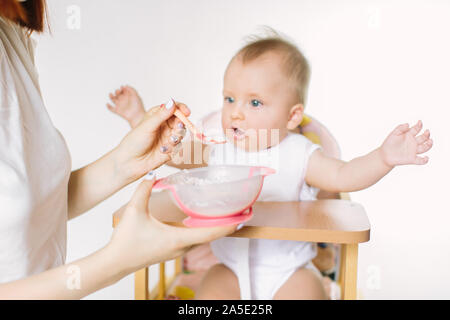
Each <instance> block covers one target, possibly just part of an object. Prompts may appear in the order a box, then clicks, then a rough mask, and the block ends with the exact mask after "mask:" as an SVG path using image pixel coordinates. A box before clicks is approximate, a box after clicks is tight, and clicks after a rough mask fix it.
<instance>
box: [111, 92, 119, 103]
mask: <svg viewBox="0 0 450 320" xmlns="http://www.w3.org/2000/svg"><path fill="white" fill-rule="evenodd" d="M109 98H110V99H111V101H112V102H114V103H117V97H116V96H115V95H113V94H112V93H110V94H109Z"/></svg>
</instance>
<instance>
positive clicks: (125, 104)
mask: <svg viewBox="0 0 450 320" xmlns="http://www.w3.org/2000/svg"><path fill="white" fill-rule="evenodd" d="M109 98H110V99H111V101H112V102H113V105H111V104H109V103H108V104H107V105H106V106H107V107H108V109H109V111H111V112H113V113H115V114H118V115H119V116H121V117H122V118H124V119H125V120H127V121H128V123H129V124H130V126H131V127H132V128H135V127H136V126H137V125H138V124H139V122H141V120H142V118H143V117H144V115H145V108H144V104H143V103H142V100H141V97H139V95H138V93H137V91H136V90H135V89H134V88H132V87H130V86H121V87H120V89H117V90H116V91H115V92H114V93H110V94H109Z"/></svg>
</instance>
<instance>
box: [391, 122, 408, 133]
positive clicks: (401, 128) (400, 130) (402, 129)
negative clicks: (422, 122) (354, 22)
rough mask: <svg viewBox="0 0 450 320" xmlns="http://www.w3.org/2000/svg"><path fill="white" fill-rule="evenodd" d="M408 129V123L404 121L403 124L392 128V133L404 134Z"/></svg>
mask: <svg viewBox="0 0 450 320" xmlns="http://www.w3.org/2000/svg"><path fill="white" fill-rule="evenodd" d="M408 130H409V124H407V123H404V124H401V125H398V126H397V127H396V128H395V129H394V133H395V134H397V135H401V134H404V133H405V132H408Z"/></svg>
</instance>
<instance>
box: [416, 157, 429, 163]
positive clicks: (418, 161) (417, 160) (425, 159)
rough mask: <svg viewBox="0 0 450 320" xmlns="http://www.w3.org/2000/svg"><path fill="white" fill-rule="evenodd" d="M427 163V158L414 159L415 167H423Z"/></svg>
mask: <svg viewBox="0 0 450 320" xmlns="http://www.w3.org/2000/svg"><path fill="white" fill-rule="evenodd" d="M427 162H428V157H416V159H414V164H417V165H423V164H426V163H427Z"/></svg>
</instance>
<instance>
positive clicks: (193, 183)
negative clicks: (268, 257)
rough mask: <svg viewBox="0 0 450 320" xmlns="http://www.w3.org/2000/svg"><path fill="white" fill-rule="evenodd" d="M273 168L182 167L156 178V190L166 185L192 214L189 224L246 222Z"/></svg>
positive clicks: (179, 203)
mask: <svg viewBox="0 0 450 320" xmlns="http://www.w3.org/2000/svg"><path fill="white" fill-rule="evenodd" d="M273 173H275V170H274V169H271V168H267V167H255V166H239V165H224V166H208V167H205V168H198V169H190V170H182V171H180V172H177V173H175V174H172V175H170V176H168V177H165V178H163V179H159V180H157V181H156V183H155V185H154V186H153V189H154V190H158V189H159V190H163V189H167V190H169V191H170V195H171V198H172V200H173V202H174V203H175V204H176V205H177V206H178V207H179V208H180V209H181V210H182V211H183V212H184V213H186V214H187V215H188V216H189V217H188V218H186V219H185V220H183V223H184V225H186V226H188V227H214V226H225V225H232V224H238V223H244V222H246V221H248V220H250V219H251V218H252V216H253V213H252V205H253V203H255V201H256V199H258V196H259V194H260V193H261V190H262V186H263V183H264V178H265V177H266V176H268V175H270V174H273Z"/></svg>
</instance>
